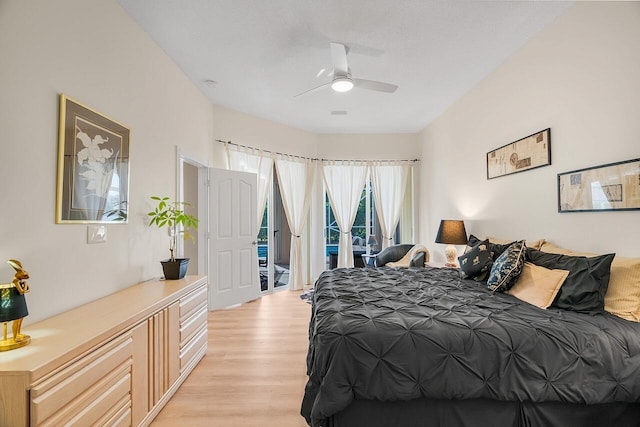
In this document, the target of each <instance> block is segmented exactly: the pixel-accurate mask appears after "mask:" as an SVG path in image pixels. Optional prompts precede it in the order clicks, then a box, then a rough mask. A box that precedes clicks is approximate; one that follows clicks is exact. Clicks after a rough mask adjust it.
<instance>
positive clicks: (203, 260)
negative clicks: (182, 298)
mask: <svg viewBox="0 0 640 427" xmlns="http://www.w3.org/2000/svg"><path fill="white" fill-rule="evenodd" d="M176 154H177V156H176V158H177V171H178V174H177V185H176V188H177V189H178V191H177V193H178V194H177V195H176V196H177V200H178V201H181V202H185V203H187V205H185V207H184V211H185V213H187V214H190V215H193V216H195V217H197V218H199V219H200V221H199V224H198V232H197V233H193V240H191V239H189V240H187V241H186V242H185V241H184V240H183V239H178V247H177V253H178V254H182V256H184V257H185V258H189V267H188V268H187V274H193V275H206V274H208V268H207V265H208V263H207V259H208V258H207V257H208V250H207V237H208V236H207V234H208V233H207V231H208V230H207V218H208V216H209V211H208V206H207V205H208V200H209V199H208V195H207V188H206V186H207V181H208V167H207V165H206V164H204V163H203V162H201V161H199V160H197V159H195V158H193V157H191V156H189V155H187V154H185V153H183V152H182V150H181V149H180V148H179V147H177V149H176Z"/></svg>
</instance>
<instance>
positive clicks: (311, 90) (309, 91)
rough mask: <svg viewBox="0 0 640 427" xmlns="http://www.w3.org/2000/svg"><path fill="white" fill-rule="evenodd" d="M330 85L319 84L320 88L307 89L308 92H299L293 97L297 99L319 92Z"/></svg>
mask: <svg viewBox="0 0 640 427" xmlns="http://www.w3.org/2000/svg"><path fill="white" fill-rule="evenodd" d="M330 84H331V82H329V83H324V84H321V85H320V86H316V87H314V88H313V89H309V90H305V91H304V92H300V93H299V94H297V95H294V96H293V97H294V98H297V97H299V96H302V95H307V94H309V93H313V92H317V91H319V90H321V89H323V88H325V87H328V86H329V85H330Z"/></svg>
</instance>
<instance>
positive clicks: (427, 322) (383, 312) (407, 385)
mask: <svg viewBox="0 0 640 427" xmlns="http://www.w3.org/2000/svg"><path fill="white" fill-rule="evenodd" d="M313 298H314V299H313V309H312V316H311V322H310V327H309V353H308V356H307V374H308V376H309V380H308V382H307V385H306V389H305V395H304V398H303V402H302V415H303V416H304V417H305V418H306V420H307V422H308V423H310V425H313V426H320V425H322V424H323V423H324V421H325V420H326V419H327V418H329V417H331V415H333V414H335V413H337V412H339V411H341V410H342V409H344V408H346V407H347V406H348V405H349V404H350V403H351V402H352V401H353V400H354V399H367V400H377V401H393V400H411V399H418V398H422V397H426V398H440V399H442V398H444V399H475V398H489V399H495V400H506V401H521V402H524V401H533V402H543V401H556V402H568V403H581V404H594V403H605V402H616V401H619V402H638V401H640V324H638V323H633V322H629V321H626V320H623V319H620V318H617V317H616V316H613V315H609V314H601V315H595V316H590V315H586V314H580V313H574V312H569V311H563V310H553V309H549V310H542V309H539V308H537V307H534V306H532V305H529V304H527V303H525V302H522V301H520V300H518V299H517V298H515V297H513V296H510V295H505V294H501V293H495V294H494V293H491V291H489V290H487V289H486V288H485V287H484V286H482V285H480V284H478V283H477V282H474V281H468V280H461V279H460V277H459V273H458V271H457V270H453V269H436V268H421V269H413V268H412V269H390V268H386V267H382V268H366V269H336V270H331V271H326V272H325V273H323V274H322V276H321V277H320V278H319V279H318V281H317V283H316V286H315V293H314V297H313Z"/></svg>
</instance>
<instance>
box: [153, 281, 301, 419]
mask: <svg viewBox="0 0 640 427" xmlns="http://www.w3.org/2000/svg"><path fill="white" fill-rule="evenodd" d="M300 293H301V291H281V292H276V293H273V294H270V295H267V296H264V297H262V298H261V299H259V300H257V301H253V302H250V303H247V304H244V305H242V306H240V307H237V308H233V309H229V310H221V311H213V312H209V323H208V324H209V344H208V350H207V354H206V356H205V357H204V359H202V361H201V362H200V363H199V364H198V366H197V367H196V368H195V370H194V371H193V372H192V373H191V375H190V376H189V378H187V380H186V381H185V382H184V384H182V386H181V387H180V389H179V390H178V392H177V393H176V394H175V395H174V396H173V398H172V399H171V400H170V401H169V403H167V405H166V406H165V407H164V409H163V410H162V412H160V414H159V415H158V417H157V418H156V419H155V421H154V422H153V423H152V424H151V425H152V426H153V427H162V426H171V427H174V426H212V427H217V426H221V427H222V426H224V427H233V426H242V427H253V426H256V427H257V426H260V427H264V426H279V427H303V426H306V425H307V424H306V422H305V421H304V418H302V416H301V415H300V403H301V402H302V395H303V392H304V386H305V383H306V379H307V377H306V365H305V359H306V354H307V345H308V336H309V335H308V328H309V316H310V314H311V306H310V304H307V303H306V302H304V301H302V300H301V299H300Z"/></svg>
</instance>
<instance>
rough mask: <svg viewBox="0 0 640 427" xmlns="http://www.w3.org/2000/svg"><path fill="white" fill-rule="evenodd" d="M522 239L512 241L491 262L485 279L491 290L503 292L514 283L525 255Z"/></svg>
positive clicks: (520, 270)
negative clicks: (489, 270) (491, 264)
mask: <svg viewBox="0 0 640 427" xmlns="http://www.w3.org/2000/svg"><path fill="white" fill-rule="evenodd" d="M525 249H526V246H525V245H524V240H520V241H518V242H515V243H512V244H511V245H510V246H509V247H508V248H507V249H506V250H505V251H504V252H503V253H502V254H501V255H500V256H499V257H498V259H496V260H495V262H494V263H493V266H492V267H491V273H489V278H488V279H487V286H488V287H489V289H491V290H492V291H494V292H495V291H498V292H504V291H508V290H509V289H511V287H512V286H513V285H514V284H515V283H516V281H517V280H518V277H519V276H520V273H521V272H522V266H523V265H524V257H525V253H526V252H525Z"/></svg>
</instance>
